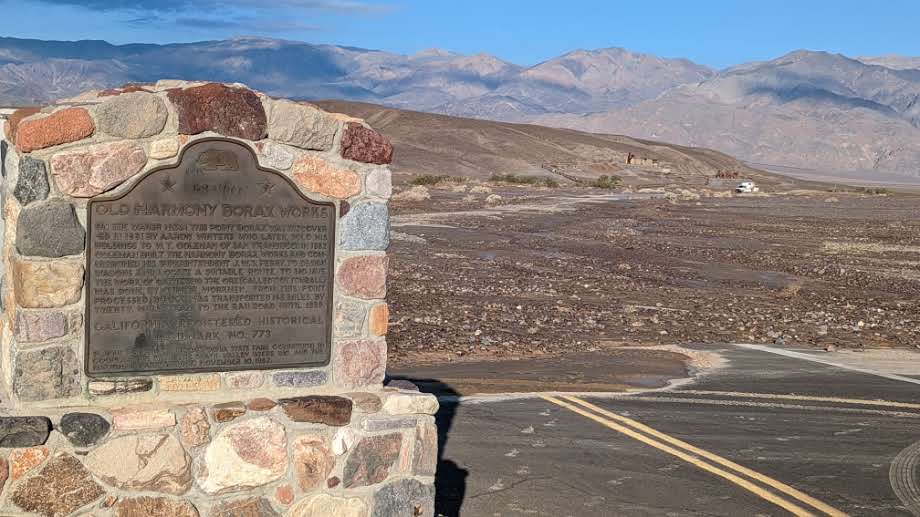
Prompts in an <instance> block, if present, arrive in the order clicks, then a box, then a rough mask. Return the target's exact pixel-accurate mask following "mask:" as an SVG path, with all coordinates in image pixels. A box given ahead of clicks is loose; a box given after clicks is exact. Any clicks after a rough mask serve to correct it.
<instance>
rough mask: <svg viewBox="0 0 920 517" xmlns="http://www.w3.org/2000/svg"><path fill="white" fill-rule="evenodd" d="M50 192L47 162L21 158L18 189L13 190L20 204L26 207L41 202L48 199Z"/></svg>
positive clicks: (28, 157)
mask: <svg viewBox="0 0 920 517" xmlns="http://www.w3.org/2000/svg"><path fill="white" fill-rule="evenodd" d="M50 191H51V189H50V186H49V185H48V169H47V167H46V166H45V162H43V161H41V160H36V159H35V158H32V157H30V156H23V157H22V158H20V159H19V179H17V180H16V188H15V189H14V190H13V195H14V196H16V199H18V200H19V203H20V204H21V205H22V206H26V205H28V204H29V203H33V202H35V201H41V200H43V199H45V198H46V197H48V192H50Z"/></svg>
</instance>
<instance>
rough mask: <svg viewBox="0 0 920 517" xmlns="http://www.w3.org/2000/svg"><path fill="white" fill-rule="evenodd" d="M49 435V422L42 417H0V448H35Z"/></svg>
mask: <svg viewBox="0 0 920 517" xmlns="http://www.w3.org/2000/svg"><path fill="white" fill-rule="evenodd" d="M49 434H51V420H49V419H48V418H47V417H43V416H11V417H0V447H35V446H36V445H42V444H43V443H45V442H46V441H47V440H48V435H49Z"/></svg>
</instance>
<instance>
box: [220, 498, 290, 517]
mask: <svg viewBox="0 0 920 517" xmlns="http://www.w3.org/2000/svg"><path fill="white" fill-rule="evenodd" d="M208 517H279V515H278V512H276V511H275V510H274V508H272V505H271V503H269V502H268V501H267V500H265V499H262V498H260V497H250V498H248V499H238V500H236V501H227V502H224V503H220V504H217V505H215V506H214V507H213V508H211V511H210V512H209V513H208Z"/></svg>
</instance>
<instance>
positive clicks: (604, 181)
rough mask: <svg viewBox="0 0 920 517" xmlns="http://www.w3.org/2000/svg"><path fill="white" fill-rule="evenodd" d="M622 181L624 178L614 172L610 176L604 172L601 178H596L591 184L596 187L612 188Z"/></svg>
mask: <svg viewBox="0 0 920 517" xmlns="http://www.w3.org/2000/svg"><path fill="white" fill-rule="evenodd" d="M622 181H623V178H621V177H619V176H615V175H613V174H611V175H609V176H608V175H606V174H604V175H603V176H601V177H600V178H597V179H596V180H594V181H592V182H591V184H590V186H592V187H594V188H605V189H612V188H617V187H618V186H619V185H620V183H621V182H622Z"/></svg>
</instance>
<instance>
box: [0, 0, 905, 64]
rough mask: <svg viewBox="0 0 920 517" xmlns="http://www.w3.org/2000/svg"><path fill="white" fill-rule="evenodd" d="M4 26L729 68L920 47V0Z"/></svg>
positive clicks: (445, 9) (254, 10)
mask: <svg viewBox="0 0 920 517" xmlns="http://www.w3.org/2000/svg"><path fill="white" fill-rule="evenodd" d="M0 13H2V18H3V20H2V22H0V34H2V35H4V36H14V37H22V38H40V39H65V40H71V39H104V40H107V41H110V42H112V43H131V42H151V43H167V42H188V41H200V40H206V39H219V38H226V37H231V36H236V35H261V36H270V37H278V38H286V39H295V40H302V41H308V42H313V43H335V44H345V45H352V46H358V47H365V48H375V49H382V50H389V51H394V52H401V53H414V52H417V51H419V50H423V49H426V48H431V47H439V48H446V49H449V50H454V51H457V52H463V53H477V52H488V53H492V54H495V55H497V56H499V57H501V58H503V59H507V60H509V61H513V62H515V63H519V64H525V65H527V64H535V63H538V62H540V61H543V60H545V59H549V58H552V57H555V56H557V55H559V54H562V53H565V52H567V51H569V50H573V49H576V48H587V49H594V48H603V47H612V46H618V47H626V48H629V49H632V50H637V51H642V52H649V53H653V54H657V55H661V56H666V57H687V58H689V59H692V60H694V61H697V62H699V63H703V64H707V65H710V66H715V67H724V66H728V65H732V64H737V63H741V62H745V61H755V60H762V59H771V58H774V57H777V56H779V55H782V54H784V53H786V52H788V51H790V50H794V49H799V48H807V49H812V50H828V51H831V52H840V53H843V54H847V55H851V56H854V55H875V54H888V53H898V54H905V55H914V56H918V55H920V35H918V34H920V30H918V29H917V21H918V20H920V1H918V0H884V1H878V2H876V1H871V0H863V1H854V0H836V1H825V0H820V1H819V0H813V1H809V0H799V1H788V0H775V1H758V2H752V1H747V0H735V1H727V0H725V1H723V0H719V1H716V0H711V1H709V0H696V1H687V0H683V1H676V0H655V1H647V0H646V1H619V0H569V1H567V2H560V1H548V0H529V1H528V0H463V1H460V0H457V1H447V0H163V1H146V0H89V1H80V0H41V1H38V0H0Z"/></svg>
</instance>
